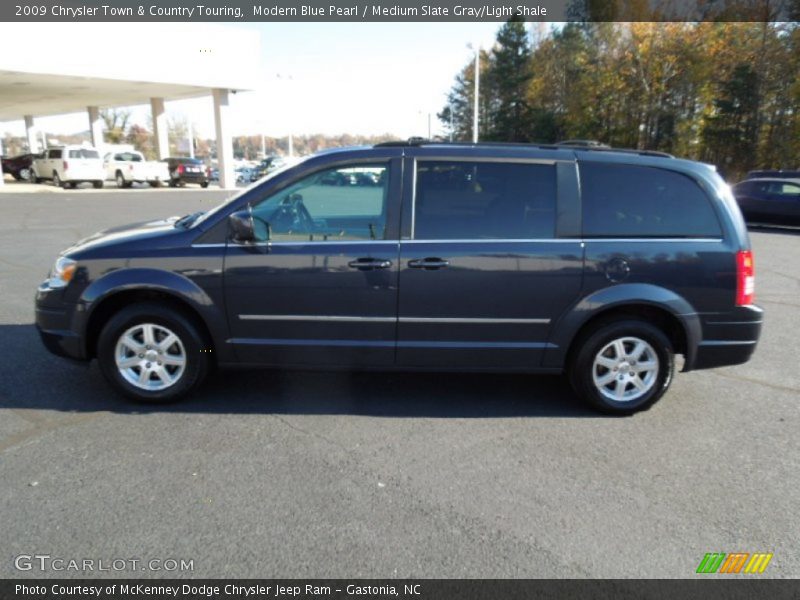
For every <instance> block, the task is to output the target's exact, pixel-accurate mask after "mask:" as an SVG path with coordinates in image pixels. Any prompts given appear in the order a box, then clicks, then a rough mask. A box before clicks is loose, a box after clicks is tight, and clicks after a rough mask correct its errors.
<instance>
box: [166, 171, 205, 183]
mask: <svg viewBox="0 0 800 600" xmlns="http://www.w3.org/2000/svg"><path fill="white" fill-rule="evenodd" d="M172 180H173V181H176V182H179V183H206V182H207V181H208V176H207V175H206V174H205V173H183V174H182V175H179V176H178V177H173V179H172Z"/></svg>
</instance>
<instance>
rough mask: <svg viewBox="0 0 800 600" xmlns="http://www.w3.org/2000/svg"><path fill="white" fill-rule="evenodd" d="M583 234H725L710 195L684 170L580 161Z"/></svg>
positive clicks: (588, 235)
mask: <svg viewBox="0 0 800 600" xmlns="http://www.w3.org/2000/svg"><path fill="white" fill-rule="evenodd" d="M580 174H581V196H582V202H583V235H584V237H714V238H716V237H721V236H722V229H721V228H720V224H719V220H718V219H717V215H716V214H715V212H714V208H713V207H712V205H711V200H710V199H709V197H708V196H707V195H706V194H705V192H703V190H702V189H701V188H700V186H699V185H698V184H697V183H696V182H695V181H693V180H692V179H691V178H689V177H687V176H686V175H682V174H681V173H676V172H674V171H669V170H666V169H658V168H655V167H640V166H634V165H616V164H607V163H581V164H580Z"/></svg>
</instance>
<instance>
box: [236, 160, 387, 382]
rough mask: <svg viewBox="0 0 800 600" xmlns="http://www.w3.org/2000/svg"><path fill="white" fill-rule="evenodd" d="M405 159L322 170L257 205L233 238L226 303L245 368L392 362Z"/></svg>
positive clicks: (377, 364) (367, 364)
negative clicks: (246, 228)
mask: <svg viewBox="0 0 800 600" xmlns="http://www.w3.org/2000/svg"><path fill="white" fill-rule="evenodd" d="M400 166H401V163H400V159H391V160H390V159H386V160H379V161H375V160H372V161H370V162H351V163H348V164H339V165H336V166H334V167H329V168H323V169H321V170H317V171H315V172H313V173H311V174H307V175H305V176H303V177H301V178H300V179H299V180H298V181H295V182H294V183H292V184H290V185H288V186H287V187H284V188H283V189H281V190H280V191H277V192H275V193H272V194H270V195H268V196H267V197H265V198H264V199H263V200H261V201H259V202H257V203H254V204H253V206H252V212H253V217H254V221H255V223H256V225H257V227H256V229H257V231H258V232H259V236H260V239H259V241H258V243H256V244H248V245H243V244H238V243H235V242H233V241H229V242H228V244H227V250H226V257H225V298H226V308H227V313H228V320H229V326H230V331H231V336H232V343H233V344H234V347H235V348H236V352H237V354H238V356H239V359H240V360H241V361H242V362H245V363H253V364H267V365H276V366H277V365H297V366H303V365H322V366H325V365H328V366H339V367H359V366H389V365H392V364H393V362H394V349H395V338H396V333H397V331H396V326H397V283H398V282H397V277H398V253H399V242H398V228H399V219H398V213H399V190H400V172H399V171H400Z"/></svg>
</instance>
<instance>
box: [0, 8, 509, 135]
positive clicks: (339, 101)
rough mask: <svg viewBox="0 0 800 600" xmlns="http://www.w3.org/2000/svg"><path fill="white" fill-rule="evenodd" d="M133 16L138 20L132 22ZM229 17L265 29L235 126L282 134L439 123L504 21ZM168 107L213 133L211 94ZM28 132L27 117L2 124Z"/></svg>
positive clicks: (137, 119) (403, 130) (413, 129)
mask: <svg viewBox="0 0 800 600" xmlns="http://www.w3.org/2000/svg"><path fill="white" fill-rule="evenodd" d="M132 26H135V24H132ZM228 26H229V27H245V28H248V29H255V30H257V31H259V32H260V34H261V52H262V56H261V59H262V60H261V65H262V69H261V72H260V73H258V72H256V73H253V82H254V88H260V89H259V90H258V91H251V92H240V93H237V94H235V95H233V96H231V105H232V113H233V116H232V123H231V128H232V133H233V135H247V134H250V135H255V134H260V133H263V134H265V135H268V136H274V137H282V136H285V135H287V134H288V133H290V132H291V133H293V134H295V135H300V134H311V133H323V134H330V135H333V134H340V133H350V134H365V135H368V134H382V133H391V134H394V135H397V136H399V137H401V138H406V137H410V136H413V135H421V136H427V134H428V124H427V123H428V114H431V122H432V125H433V126H432V133H433V134H434V135H435V134H436V133H437V132H440V131H441V124H440V123H439V121H438V120H437V119H436V113H437V112H438V111H440V110H441V109H442V107H443V106H444V105H445V102H446V94H447V92H448V90H449V89H450V87H451V86H452V84H453V80H454V77H455V76H456V74H457V73H458V72H459V70H460V69H461V68H462V67H463V66H464V65H465V64H466V63H467V62H468V61H469V60H471V59H472V58H473V57H474V52H473V50H470V49H469V48H468V47H467V45H468V44H470V43H471V44H481V46H482V47H484V48H486V47H490V46H491V45H492V43H493V41H494V37H495V34H496V32H497V30H498V29H499V27H500V26H501V23H247V24H236V25H233V24H229V25H228ZM166 108H167V112H168V113H169V114H170V115H175V116H178V117H184V118H186V119H188V120H191V122H192V123H193V125H194V127H195V133H196V135H198V136H201V137H213V135H214V128H213V117H212V103H211V98H210V97H205V98H198V99H193V100H181V101H174V102H167V105H166ZM148 117H149V106H139V107H135V108H133V114H132V123H140V124H142V125H147V124H148ZM37 126H38V127H39V128H41V129H44V130H45V131H47V132H48V133H55V134H59V133H60V134H67V133H76V132H80V131H85V130H87V129H88V123H87V117H86V113H77V114H72V115H61V116H55V117H41V118H38V119H37ZM4 131H9V132H11V133H12V134H14V135H23V134H24V126H23V123H22V122H21V121H10V122H5V123H1V124H0V132H4Z"/></svg>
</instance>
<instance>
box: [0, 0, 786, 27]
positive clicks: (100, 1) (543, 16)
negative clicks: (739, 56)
mask: <svg viewBox="0 0 800 600" xmlns="http://www.w3.org/2000/svg"><path fill="white" fill-rule="evenodd" d="M798 12H800V6H799V5H798V3H797V2H792V1H789V0H785V1H771V2H768V1H765V0H714V1H713V2H709V1H708V0H671V1H670V2H663V1H658V0H649V1H648V0H645V1H644V2H628V1H627V0H506V1H496V0H495V1H489V2H486V1H482V0H416V1H415V0H387V1H386V2H381V1H380V0H368V1H364V0H301V1H300V2H292V1H290V0H280V1H275V0H227V1H223V2H216V0H215V2H205V0H156V1H145V2H141V1H132V0H114V2H110V1H109V0H82V1H81V0H79V1H75V0H63V1H59V0H40V1H36V0H3V2H0V21H17V22H20V21H27V22H37V21H40V22H46V21H51V22H52V21H55V22H98V23H99V22H145V21H149V22H153V21H163V22H178V21H180V22H191V21H197V22H219V21H228V22H281V21H295V22H302V21H308V22H448V21H450V22H491V21H507V20H508V19H510V18H511V17H512V16H521V17H523V18H524V19H525V20H527V21H551V22H552V21H763V22H768V21H772V22H775V21H793V20H797V19H798V18H800V16H798V14H797V13H798Z"/></svg>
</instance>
